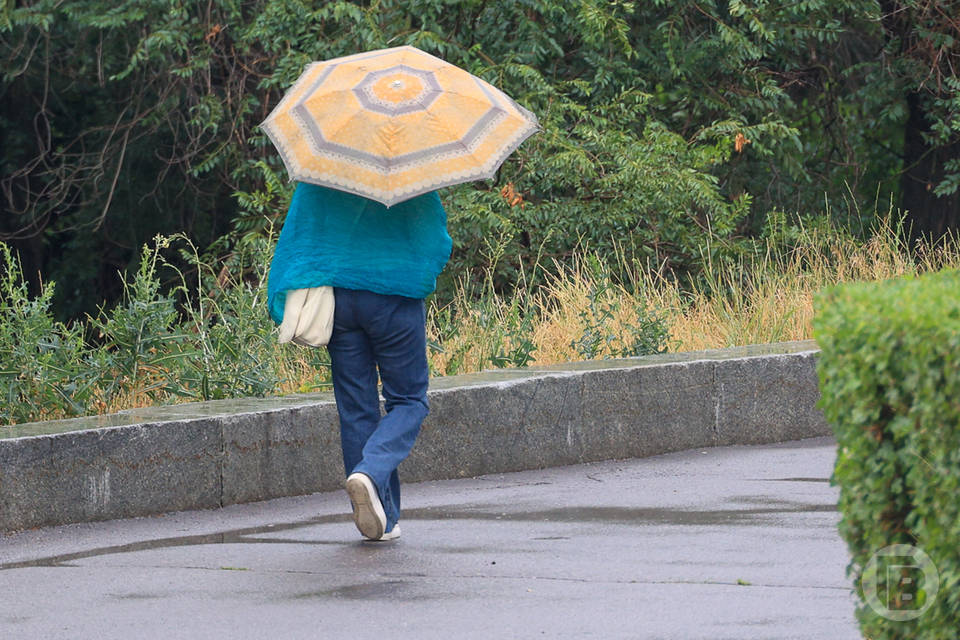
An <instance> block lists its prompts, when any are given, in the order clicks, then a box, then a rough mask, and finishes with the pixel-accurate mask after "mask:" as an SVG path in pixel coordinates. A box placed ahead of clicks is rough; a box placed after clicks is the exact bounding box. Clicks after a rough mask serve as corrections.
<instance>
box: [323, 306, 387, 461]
mask: <svg viewBox="0 0 960 640" xmlns="http://www.w3.org/2000/svg"><path fill="white" fill-rule="evenodd" d="M335 295H336V299H335V300H336V301H335V305H334V324H333V333H332V334H331V336H330V342H329V344H328V345H327V350H328V351H329V353H330V362H331V367H330V368H331V375H332V378H333V395H334V397H335V398H336V401H337V413H338V414H339V415H340V447H341V450H342V452H343V467H344V470H345V471H346V474H347V475H350V474H351V473H353V470H354V468H355V467H356V466H357V465H358V464H360V461H361V460H362V459H363V447H364V445H365V444H367V440H368V439H369V438H370V435H371V434H372V433H373V432H374V431H375V430H376V428H377V425H378V424H379V423H380V394H379V393H378V392H377V365H376V361H375V360H374V359H373V349H372V348H371V346H370V340H369V338H367V335H366V333H365V332H364V331H363V329H362V328H361V327H360V326H358V325H357V323H356V322H355V320H354V317H353V316H354V314H353V308H352V307H353V305H352V304H351V303H352V300H351V299H350V298H349V296H344V295H341V290H339V289H338V290H335Z"/></svg>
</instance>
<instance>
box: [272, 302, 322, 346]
mask: <svg viewBox="0 0 960 640" xmlns="http://www.w3.org/2000/svg"><path fill="white" fill-rule="evenodd" d="M333 308H334V306H333V287H312V288H310V289H293V290H290V291H287V302H286V304H285V305H284V307H283V322H282V323H281V324H280V342H281V343H283V342H293V343H294V344H299V345H300V346H302V347H322V346H325V345H326V344H327V343H328V342H330V334H331V333H333Z"/></svg>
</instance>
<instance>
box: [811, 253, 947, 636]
mask: <svg viewBox="0 0 960 640" xmlns="http://www.w3.org/2000/svg"><path fill="white" fill-rule="evenodd" d="M814 335H815V337H816V339H817V342H818V343H819V345H820V347H821V349H822V354H821V356H820V360H819V365H818V370H819V377H820V388H821V392H822V399H821V402H820V407H821V408H822V409H823V411H824V414H825V415H826V418H827V420H828V421H829V422H830V424H831V425H832V426H833V429H834V432H835V433H836V437H837V444H838V452H837V460H836V467H835V469H834V472H833V478H832V482H833V483H834V484H836V485H839V487H840V505H839V506H840V511H841V513H842V519H841V523H840V532H841V535H842V536H843V537H844V538H845V540H846V541H847V544H848V546H849V548H850V551H851V554H852V561H851V563H850V565H849V567H848V572H849V574H850V575H852V576H854V577H855V579H856V585H857V587H858V591H859V594H860V596H861V599H862V601H861V605H860V606H859V607H858V611H857V617H858V619H859V621H860V627H861V630H862V632H863V634H864V637H867V638H872V639H873V640H881V639H893V638H898V639H899V638H904V639H906V638H924V639H943V640H947V639H950V640H953V639H955V638H956V637H957V630H958V629H960V588H958V587H960V366H958V364H960V272H957V271H944V272H940V273H933V274H928V275H924V276H921V277H919V278H912V277H911V278H903V279H899V280H892V281H887V282H880V283H869V284H864V283H859V284H850V285H844V286H840V287H836V288H833V289H830V290H827V291H825V292H824V293H822V294H821V295H820V296H819V297H818V299H817V317H816V319H815V321H814ZM893 544H908V545H913V546H915V547H918V548H919V549H921V550H922V551H923V552H924V553H925V554H927V555H928V556H929V558H930V559H931V560H932V561H933V565H934V566H935V567H936V569H937V570H938V571H939V585H935V584H934V581H933V580H931V579H929V578H930V575H929V574H928V573H926V572H924V571H922V570H921V569H920V568H918V567H917V566H916V564H917V560H918V558H919V557H922V556H917V557H909V558H904V557H903V556H888V557H883V558H880V560H879V563H877V562H874V563H871V562H870V560H871V557H872V556H874V554H875V553H876V552H877V551H879V550H881V549H883V548H885V547H887V546H889V545H893ZM873 569H876V571H874V570H873ZM872 585H876V590H875V592H874V591H873V589H872ZM936 586H938V587H939V588H938V589H935V587H936ZM864 587H866V589H865V588H864ZM871 600H872V602H873V604H874V606H870V603H871ZM877 609H879V612H878V610H877ZM920 611H923V612H922V614H920V615H919V616H916V614H917V613H919V612H920ZM911 617H912V618H913V619H898V618H911Z"/></svg>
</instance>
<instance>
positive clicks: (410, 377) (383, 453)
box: [330, 289, 429, 531]
mask: <svg viewBox="0 0 960 640" xmlns="http://www.w3.org/2000/svg"><path fill="white" fill-rule="evenodd" d="M336 294H337V312H335V323H334V336H333V337H331V341H330V343H331V346H332V347H333V348H332V349H331V350H330V356H331V362H332V368H333V377H334V391H335V392H336V389H337V387H338V386H340V387H341V388H343V389H345V391H344V392H343V393H341V394H340V395H338V396H337V405H338V409H340V397H341V396H343V397H344V399H345V400H347V401H348V403H349V405H350V406H348V407H345V408H346V409H347V411H346V412H345V411H344V410H342V409H341V410H340V423H341V438H342V441H343V442H345V443H349V445H348V444H345V445H344V466H345V467H347V469H348V473H349V472H350V470H351V469H352V471H360V472H363V473H365V474H367V475H368V476H370V478H371V479H372V480H373V482H374V484H375V485H376V486H377V490H378V492H379V494H380V500H381V502H382V503H383V508H384V512H385V513H386V516H387V528H386V530H387V531H389V530H390V529H392V528H393V525H394V524H396V522H397V520H398V519H399V517H400V480H399V476H398V474H397V467H398V466H399V465H400V463H401V462H402V461H403V460H404V459H405V458H406V457H407V456H408V455H409V454H410V450H411V449H412V448H413V444H414V442H415V441H416V438H417V434H418V433H419V432H420V425H421V423H422V422H423V419H424V418H425V417H426V416H427V413H428V411H429V407H428V404H427V384H428V379H429V370H428V367H427V355H426V336H425V325H426V316H425V313H426V312H425V308H424V304H423V301H422V300H414V299H411V298H404V297H401V296H385V295H380V294H375V293H370V292H365V291H349V290H339V289H338V290H336ZM341 298H343V299H344V302H346V304H345V305H343V306H344V307H345V308H344V309H343V314H344V316H345V317H344V318H343V320H344V322H343V326H342V327H341V328H342V329H343V339H341V337H340V336H338V335H337V333H338V324H337V322H339V320H340V314H339V308H340V306H341ZM347 300H349V302H347ZM348 315H349V316H350V318H349V319H348V318H347V317H346V316H348ZM348 320H349V321H348ZM354 324H355V325H356V326H357V327H359V328H361V329H362V333H363V335H364V336H365V339H366V340H365V344H366V345H367V346H368V347H369V349H370V353H372V358H373V361H374V362H375V363H376V366H377V368H378V369H379V372H380V380H381V381H382V382H383V396H384V399H385V406H386V415H385V416H383V417H382V418H380V419H379V423H378V424H377V425H376V427H375V428H374V429H373V431H372V432H369V433H368V432H367V429H366V425H367V421H366V420H365V419H360V420H357V421H355V417H356V416H357V415H359V414H363V415H364V416H366V415H369V403H370V399H369V397H368V396H366V395H364V396H363V398H364V400H363V401H362V402H363V404H364V409H363V410H358V409H359V407H357V406H356V405H357V404H358V403H356V401H355V399H356V398H357V397H358V394H356V393H348V392H346V390H348V389H351V388H359V387H365V386H366V385H367V384H369V380H368V379H366V378H363V373H364V370H363V368H362V367H360V366H359V365H358V362H356V361H354V360H353V358H351V357H350V354H353V355H354V356H362V355H364V352H365V350H361V349H353V350H351V349H349V348H348V347H347V345H350V344H352V342H353V339H354V338H356V337H357V336H355V335H353V331H352V330H351V329H350V328H349V327H351V326H353V325H354ZM364 358H365V356H364ZM354 373H358V374H360V375H359V376H358V378H353V376H354ZM358 379H359V380H360V382H358ZM373 390H374V394H375V393H376V381H375V380H374V382H373ZM345 416H346V419H345ZM377 416H378V417H379V404H377ZM361 438H365V442H364V444H363V446H362V451H361V452H360V458H361V459H360V461H359V462H358V463H356V464H355V465H351V466H347V462H348V457H349V459H350V461H351V462H352V460H354V459H355V458H356V450H355V447H356V445H357V444H358V442H359V440H360V439H361ZM348 446H349V448H350V451H349V452H348V451H347V447H348Z"/></svg>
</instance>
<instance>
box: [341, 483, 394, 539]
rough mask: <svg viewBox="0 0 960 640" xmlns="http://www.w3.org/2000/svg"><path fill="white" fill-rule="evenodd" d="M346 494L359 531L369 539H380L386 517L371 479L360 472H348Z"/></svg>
mask: <svg viewBox="0 0 960 640" xmlns="http://www.w3.org/2000/svg"><path fill="white" fill-rule="evenodd" d="M347 495H349V496H350V504H351V505H352V506H353V522H354V523H355V524H356V525H357V529H359V530H360V533H362V534H363V535H364V536H366V537H367V538H370V539H371V540H379V539H381V538H382V537H383V530H384V528H385V527H386V524H387V517H386V515H385V514H384V512H383V505H381V504H380V498H379V497H377V489H376V487H374V486H373V481H372V480H370V479H369V478H368V477H367V476H365V475H363V474H361V473H353V474H350V477H349V478H347Z"/></svg>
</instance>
